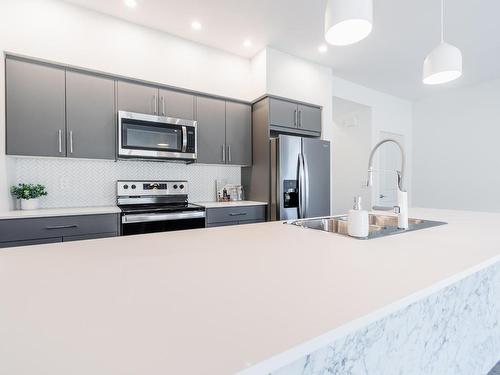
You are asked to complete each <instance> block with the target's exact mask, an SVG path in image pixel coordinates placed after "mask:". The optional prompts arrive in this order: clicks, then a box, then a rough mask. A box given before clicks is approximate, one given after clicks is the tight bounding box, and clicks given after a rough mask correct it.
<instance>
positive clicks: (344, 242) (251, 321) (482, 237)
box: [0, 209, 500, 375]
mask: <svg viewBox="0 0 500 375" xmlns="http://www.w3.org/2000/svg"><path fill="white" fill-rule="evenodd" d="M410 214H411V217H417V218H424V219H430V220H440V221H447V222H448V223H449V224H448V225H444V226H439V227H434V228H429V229H425V230H420V231H415V232H409V233H405V234H400V235H394V236H390V237H385V238H378V239H373V240H369V241H360V240H355V239H351V238H348V237H343V236H340V235H336V234H331V233H325V232H320V231H314V230H310V229H303V228H299V227H296V226H291V225H284V224H282V223H279V222H274V223H260V224H250V225H243V226H231V227H219V228H209V229H197V230H189V231H180V232H168V233H156V234H147V235H139V236H133V237H115V238H108V239H100V240H89V241H83V242H69V243H58V244H49V245H39V246H29V247H23V248H21V247H19V248H8V249H4V250H1V251H0V301H2V308H1V309H0V373H5V374H35V373H46V374H51V375H66V374H70V373H71V374H76V375H80V374H82V375H83V374H93V375H115V374H116V375H121V374H176V375H177V374H179V375H180V374H182V375H191V374H193V375H230V374H235V373H238V374H245V375H248V374H251V375H256V374H258V375H265V374H268V373H269V372H270V371H272V370H273V369H275V368H277V367H281V366H283V365H286V364H288V363H289V362H292V361H293V360H294V359H296V358H298V357H300V356H303V355H304V354H305V353H308V352H310V351H312V350H314V348H315V346H318V345H324V343H325V342H329V340H333V338H335V337H336V335H337V336H338V335H342V334H343V333H344V334H345V333H346V332H349V331H351V330H356V329H359V328H360V327H362V326H364V325H366V324H368V323H370V322H372V321H373V320H375V319H380V318H381V317H382V316H385V315H387V314H389V313H391V312H393V311H394V310H395V309H400V308H402V307H405V306H406V305H407V304H409V303H411V302H413V301H416V300H418V299H420V298H423V297H425V296H427V295H429V294H431V293H433V292H435V291H437V290H439V289H440V288H444V287H445V286H447V285H449V284H451V283H454V282H456V281H458V280H459V279H461V278H464V277H466V276H467V275H470V274H472V273H474V272H477V271H478V270H480V269H483V268H485V267H487V266H488V265H491V264H493V263H495V262H498V261H500V232H499V230H498V228H499V227H500V214H489V213H477V212H460V211H445V210H427V209H413V210H411V211H410Z"/></svg>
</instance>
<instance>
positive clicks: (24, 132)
mask: <svg viewBox="0 0 500 375" xmlns="http://www.w3.org/2000/svg"><path fill="white" fill-rule="evenodd" d="M64 77H65V72H64V70H62V69H58V68H53V67H50V66H47V65H42V64H34V63H28V62H25V61H19V60H14V59H10V58H9V59H7V60H6V102H7V105H6V118H7V154H10V155H33V156H65V155H66V147H65V144H66V142H65V139H66V136H65V110H66V109H65V92H64V90H65V84H64V80H65V78H64Z"/></svg>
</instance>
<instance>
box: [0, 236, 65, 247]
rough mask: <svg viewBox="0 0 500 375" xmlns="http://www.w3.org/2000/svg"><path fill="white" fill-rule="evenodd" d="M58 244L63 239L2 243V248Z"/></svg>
mask: <svg viewBox="0 0 500 375" xmlns="http://www.w3.org/2000/svg"><path fill="white" fill-rule="evenodd" d="M56 242H62V237H52V238H40V239H36V240H23V241H10V242H0V248H5V247H16V246H31V245H44V244H47V243H56Z"/></svg>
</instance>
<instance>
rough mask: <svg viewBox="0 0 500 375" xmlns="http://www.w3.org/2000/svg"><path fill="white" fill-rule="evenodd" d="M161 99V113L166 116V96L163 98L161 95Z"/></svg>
mask: <svg viewBox="0 0 500 375" xmlns="http://www.w3.org/2000/svg"><path fill="white" fill-rule="evenodd" d="M160 101H161V115H162V116H165V98H163V96H160Z"/></svg>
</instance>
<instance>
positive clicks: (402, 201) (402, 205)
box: [366, 139, 408, 229]
mask: <svg viewBox="0 0 500 375" xmlns="http://www.w3.org/2000/svg"><path fill="white" fill-rule="evenodd" d="M390 142H391V143H395V144H396V145H397V146H398V147H399V150H400V151H401V170H399V171H396V174H397V178H398V182H397V185H398V188H397V202H398V203H397V206H395V207H394V212H395V213H397V214H398V228H401V229H408V192H406V191H405V190H403V180H404V172H405V166H406V155H405V151H404V149H403V146H402V145H401V143H399V142H398V141H396V140H395V139H384V140H382V141H380V142H379V143H377V144H376V145H375V147H374V148H373V150H372V152H371V153H370V159H369V161H368V179H367V181H366V186H367V187H370V186H372V185H373V172H374V171H375V170H374V169H373V158H374V156H375V152H376V151H377V150H378V149H379V147H380V146H382V145H383V144H385V143H390ZM373 208H374V209H381V208H382V209H387V208H386V207H373ZM388 209H389V210H390V209H392V208H388Z"/></svg>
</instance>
